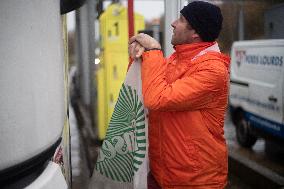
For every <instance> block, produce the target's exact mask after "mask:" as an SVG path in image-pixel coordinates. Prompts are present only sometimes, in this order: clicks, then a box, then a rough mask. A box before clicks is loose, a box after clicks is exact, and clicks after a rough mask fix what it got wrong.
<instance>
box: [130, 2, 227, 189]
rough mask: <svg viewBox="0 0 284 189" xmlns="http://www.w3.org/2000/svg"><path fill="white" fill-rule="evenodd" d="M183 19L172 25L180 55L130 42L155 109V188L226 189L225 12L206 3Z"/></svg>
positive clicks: (150, 42)
mask: <svg viewBox="0 0 284 189" xmlns="http://www.w3.org/2000/svg"><path fill="white" fill-rule="evenodd" d="M180 13H181V15H180V17H179V18H178V19H177V20H176V21H174V22H173V23H172V27H173V35H172V40H171V43H172V45H173V46H174V48H175V52H174V53H173V54H172V55H171V56H170V57H169V58H164V57H163V53H162V51H161V50H160V49H161V46H160V44H159V43H158V42H157V41H155V40H154V39H153V38H151V37H150V36H148V35H146V34H138V35H136V36H134V37H132V38H131V39H130V46H129V51H130V54H131V56H132V57H133V58H138V57H140V56H142V68H141V69H142V91H143V97H144V104H145V106H146V107H147V108H148V109H149V159H150V170H151V174H152V175H150V177H149V188H160V187H161V188H175V189H183V188H194V189H197V188H198V189H199V188H200V189H201V188H202V189H204V188H205V189H209V188H225V186H226V183H227V172H228V166H227V148H226V142H225V139H224V130H223V126H224V116H225V112H226V108H227V101H228V87H229V57H227V56H225V55H223V54H221V53H220V51H219V48H218V44H217V42H215V40H216V39H217V37H218V35H219V33H220V30H221V28H222V20H223V17H222V14H221V11H220V9H219V7H217V6H215V5H213V4H210V3H207V2H201V1H195V2H192V3H189V4H188V5H187V6H185V7H184V8H183V9H182V10H181V11H180ZM155 182H157V184H158V185H159V186H155Z"/></svg>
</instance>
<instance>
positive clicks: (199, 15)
mask: <svg viewBox="0 0 284 189" xmlns="http://www.w3.org/2000/svg"><path fill="white" fill-rule="evenodd" d="M180 13H181V14H182V15H183V16H184V17H185V18H186V20H187V21H188V23H189V24H190V25H191V26H192V28H193V29H195V31H196V32H197V33H198V34H199V36H200V37H201V39H202V40H203V41H207V42H209V41H215V40H216V39H217V38H218V36H219V33H220V31H221V29H222V22H223V16H222V13H221V10H220V8H219V7H217V6H216V5H213V4H211V3H207V2H203V1H194V2H191V3H189V4H188V5H187V6H185V7H184V8H183V9H182V10H181V11H180Z"/></svg>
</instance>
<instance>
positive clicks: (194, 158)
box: [164, 140, 200, 174]
mask: <svg viewBox="0 0 284 189" xmlns="http://www.w3.org/2000/svg"><path fill="white" fill-rule="evenodd" d="M175 148H176V150H167V153H165V156H164V157H165V166H166V167H167V168H170V169H171V168H173V169H177V170H179V171H181V172H184V173H185V174H186V172H194V171H197V170H199V169H200V163H199V148H198V146H197V145H196V144H195V143H194V140H186V141H184V142H182V143H180V145H179V146H176V147H175Z"/></svg>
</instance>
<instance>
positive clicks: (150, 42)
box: [129, 33, 161, 58]
mask: <svg viewBox="0 0 284 189" xmlns="http://www.w3.org/2000/svg"><path fill="white" fill-rule="evenodd" d="M131 46H132V47H131ZM150 49H161V45H160V43H159V42H158V41H156V40H155V39H154V38H153V37H151V36H149V35H147V34H144V33H140V34H138V35H135V36H133V37H131V38H130V40H129V54H130V56H131V57H132V55H133V54H134V57H135V58H139V57H141V55H142V53H143V52H144V51H145V50H150ZM135 52H136V53H135ZM132 53H133V54H132Z"/></svg>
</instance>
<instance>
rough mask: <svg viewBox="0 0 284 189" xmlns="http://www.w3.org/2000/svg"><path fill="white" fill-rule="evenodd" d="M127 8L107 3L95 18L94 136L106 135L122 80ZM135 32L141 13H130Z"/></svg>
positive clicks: (140, 23) (141, 23)
mask: <svg viewBox="0 0 284 189" xmlns="http://www.w3.org/2000/svg"><path fill="white" fill-rule="evenodd" d="M127 17H128V14H127V8H126V7H124V6H123V5H121V4H119V3H114V4H111V5H110V6H108V7H107V9H106V10H105V12H104V13H102V14H101V16H100V18H99V25H100V49H101V53H100V57H99V58H100V64H99V67H98V69H97V71H96V83H97V108H96V111H95V112H96V114H97V115H96V117H97V125H98V138H99V140H103V139H104V138H105V135H106V130H107V127H108V123H109V121H110V118H111V115H112V112H113V110H114V106H115V103H116V101H117V98H118V94H119V89H120V87H121V85H122V83H123V81H124V78H125V75H126V72H127V66H128V63H129V55H128V18H127ZM134 23H135V27H134V28H135V29H134V31H135V34H137V33H138V31H139V30H143V29H144V28H145V23H144V17H143V16H142V15H140V14H137V13H135V14H134Z"/></svg>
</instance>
